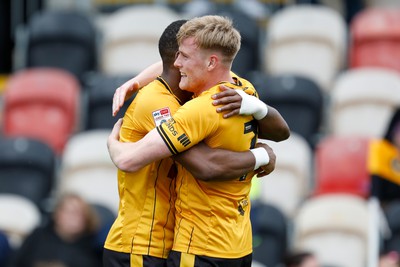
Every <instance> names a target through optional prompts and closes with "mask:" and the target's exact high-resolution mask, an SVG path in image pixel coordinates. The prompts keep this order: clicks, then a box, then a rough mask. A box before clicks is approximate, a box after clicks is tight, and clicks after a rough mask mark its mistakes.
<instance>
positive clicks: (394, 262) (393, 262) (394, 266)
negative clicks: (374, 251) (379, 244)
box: [378, 251, 400, 267]
mask: <svg viewBox="0 0 400 267" xmlns="http://www.w3.org/2000/svg"><path fill="white" fill-rule="evenodd" d="M399 266H400V257H399V253H398V252H396V251H389V252H386V253H383V254H382V255H381V256H380V258H379V266H378V267H399Z"/></svg>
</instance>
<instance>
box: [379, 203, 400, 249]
mask: <svg viewBox="0 0 400 267" xmlns="http://www.w3.org/2000/svg"><path fill="white" fill-rule="evenodd" d="M385 216H386V219H387V223H388V226H389V229H390V232H391V233H390V235H389V237H388V238H387V239H386V240H385V242H384V245H383V250H384V251H397V252H398V253H400V198H399V199H398V200H396V201H393V202H392V203H390V204H388V205H387V207H386V208H385Z"/></svg>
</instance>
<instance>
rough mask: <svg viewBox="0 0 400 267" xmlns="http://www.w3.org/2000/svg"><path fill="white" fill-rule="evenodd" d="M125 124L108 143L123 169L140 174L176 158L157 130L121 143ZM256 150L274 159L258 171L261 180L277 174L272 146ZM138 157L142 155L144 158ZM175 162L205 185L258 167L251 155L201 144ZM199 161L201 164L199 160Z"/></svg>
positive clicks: (115, 126) (237, 175)
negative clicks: (120, 137)
mask: <svg viewBox="0 0 400 267" xmlns="http://www.w3.org/2000/svg"><path fill="white" fill-rule="evenodd" d="M121 124H122V119H119V120H118V121H117V123H116V124H115V125H114V128H113V130H112V131H111V134H110V136H109V138H108V141H107V146H108V150H109V153H110V156H111V159H112V161H113V162H114V164H115V165H116V166H117V167H118V168H119V169H121V170H123V171H126V172H134V171H138V170H139V169H141V168H143V167H144V166H145V165H147V164H149V163H151V162H153V161H156V160H160V159H163V158H166V157H169V156H171V155H172V154H171V152H170V151H169V149H168V147H167V146H166V145H165V143H164V141H163V140H162V138H161V137H160V135H159V134H158V132H157V130H156V129H153V130H152V131H150V132H149V133H148V134H147V135H146V136H145V137H144V138H142V139H141V140H139V141H138V142H136V143H122V142H119V130H120V127H121ZM256 146H257V147H263V148H264V149H266V151H267V152H268V155H269V156H270V163H269V164H267V165H266V166H263V167H262V168H259V169H258V170H256V173H257V176H258V177H262V176H265V175H267V174H269V173H271V172H272V171H273V170H274V168H275V160H276V156H275V154H274V152H273V151H272V149H271V148H270V147H269V146H267V145H265V144H257V145H256ZM185 154H186V155H185ZM137 155H140V157H138V156H137ZM174 158H175V160H177V161H178V162H179V163H181V164H182V165H183V166H184V167H185V168H186V169H187V170H188V171H190V172H191V173H192V174H193V176H194V177H196V178H197V179H200V180H204V181H211V180H212V181H216V180H219V181H222V180H231V179H236V178H237V177H240V176H241V175H243V174H245V173H247V172H250V171H252V170H253V168H254V165H255V158H254V156H253V154H252V153H251V152H250V151H246V152H233V151H228V150H222V149H211V148H209V147H208V146H207V145H205V144H198V145H196V146H195V147H192V148H191V149H189V150H187V151H185V152H182V153H180V154H178V155H175V156H174ZM199 158H201V160H198V159H199Z"/></svg>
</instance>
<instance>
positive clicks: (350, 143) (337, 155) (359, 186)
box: [314, 136, 371, 198]
mask: <svg viewBox="0 0 400 267" xmlns="http://www.w3.org/2000/svg"><path fill="white" fill-rule="evenodd" d="M368 146H369V138H367V137H358V136H329V137H326V138H325V139H323V140H321V142H320V143H319V144H318V145H317V147H316V150H315V157H314V158H315V164H314V170H315V188H314V194H315V195H321V194H330V193H348V194H354V195H357V196H360V197H363V198H368V197H369V192H370V184H371V182H370V177H369V174H368V170H367V157H368Z"/></svg>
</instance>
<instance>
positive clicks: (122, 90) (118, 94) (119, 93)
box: [112, 79, 140, 117]
mask: <svg viewBox="0 0 400 267" xmlns="http://www.w3.org/2000/svg"><path fill="white" fill-rule="evenodd" d="M139 88H140V85H139V82H137V81H136V80H134V79H130V80H129V81H127V82H125V83H124V84H123V85H121V86H120V87H118V88H117V90H115V93H114V97H113V104H112V115H113V117H115V115H117V113H118V111H119V110H120V109H121V107H122V106H123V105H124V103H125V101H126V100H127V99H129V98H130V97H131V96H132V95H133V93H134V92H136V91H137V90H139Z"/></svg>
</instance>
